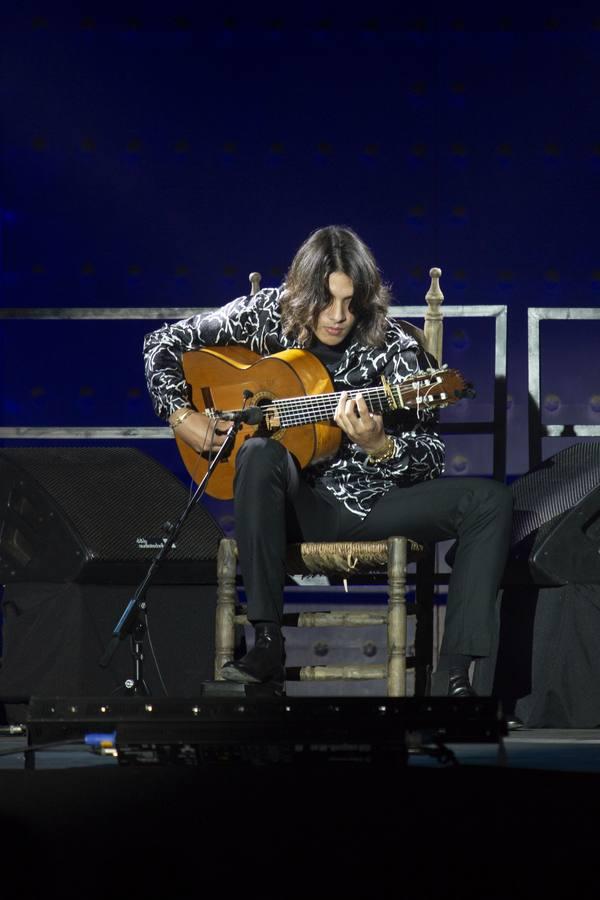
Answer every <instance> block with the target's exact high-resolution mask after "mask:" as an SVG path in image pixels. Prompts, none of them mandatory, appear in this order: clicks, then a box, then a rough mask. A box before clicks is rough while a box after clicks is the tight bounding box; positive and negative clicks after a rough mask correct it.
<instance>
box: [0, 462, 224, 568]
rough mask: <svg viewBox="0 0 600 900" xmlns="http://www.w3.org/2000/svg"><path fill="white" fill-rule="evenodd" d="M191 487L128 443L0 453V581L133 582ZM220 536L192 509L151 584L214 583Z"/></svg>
mask: <svg viewBox="0 0 600 900" xmlns="http://www.w3.org/2000/svg"><path fill="white" fill-rule="evenodd" d="M187 501H188V488H187V487H186V486H185V485H184V484H183V483H182V482H181V481H180V480H179V479H178V478H177V477H176V476H175V475H173V474H172V472H170V471H169V470H168V469H166V468H165V467H164V466H162V465H161V464H160V463H158V462H157V461H156V460H155V459H153V458H152V457H150V456H148V455H147V454H145V453H142V452H141V451H140V450H137V449H135V448H130V447H35V448H29V447H27V448H13V449H8V450H6V449H3V450H0V584H9V583H18V582H27V583H31V582H78V583H94V584H136V583H138V582H139V581H141V579H142V578H143V576H144V574H145V573H146V571H147V569H148V565H149V564H150V561H151V559H152V557H153V556H154V555H155V554H156V552H157V550H158V549H159V548H160V546H161V544H162V543H163V542H164V539H165V534H166V528H167V527H168V523H170V522H175V521H176V520H177V519H178V518H179V516H180V514H181V513H182V512H183V510H184V509H185V506H186V503H187ZM222 537H223V532H222V531H221V529H220V528H219V526H218V525H217V523H216V522H215V521H214V519H213V518H212V516H211V515H210V513H209V512H208V511H207V510H206V509H205V508H204V507H203V506H202V505H201V504H200V503H197V504H195V506H194V507H193V508H192V510H191V512H190V515H189V517H188V519H187V521H186V522H185V524H184V526H183V528H182V530H181V532H180V535H179V537H178V539H177V541H176V546H174V547H173V548H172V550H171V552H170V554H169V555H168V557H167V558H166V559H165V560H164V561H163V563H162V564H161V565H160V566H159V568H158V569H157V571H156V576H155V578H154V579H153V583H154V584H198V583H213V582H214V581H215V579H216V557H217V548H218V544H219V541H220V539H221V538H222Z"/></svg>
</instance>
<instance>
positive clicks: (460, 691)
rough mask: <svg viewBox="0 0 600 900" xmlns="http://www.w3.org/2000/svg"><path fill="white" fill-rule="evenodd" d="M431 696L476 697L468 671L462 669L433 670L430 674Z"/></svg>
mask: <svg viewBox="0 0 600 900" xmlns="http://www.w3.org/2000/svg"><path fill="white" fill-rule="evenodd" d="M431 696H432V697H476V696H477V694H476V692H475V691H474V690H473V688H472V687H471V682H470V681H469V675H468V672H465V671H464V669H450V670H449V671H448V672H434V673H433V675H432V676H431Z"/></svg>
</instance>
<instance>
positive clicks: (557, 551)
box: [504, 441, 600, 585]
mask: <svg viewBox="0 0 600 900" xmlns="http://www.w3.org/2000/svg"><path fill="white" fill-rule="evenodd" d="M511 489H512V493H513V498H514V515H513V531H512V539H511V551H510V555H509V562H508V565H507V569H506V575H505V579H504V582H505V584H523V583H525V584H527V583H529V584H531V583H534V584H538V585H562V584H598V583H600V442H599V441H594V442H590V443H583V442H582V443H580V444H574V445H573V446H571V447H567V448H565V449H564V450H561V451H559V452H558V453H556V454H555V455H554V456H551V457H549V458H548V459H546V460H544V462H542V463H541V464H540V465H539V466H536V468H534V469H532V470H531V471H530V472H527V474H525V475H523V476H522V477H521V478H519V479H517V481H515V482H514V483H513V484H512V486H511Z"/></svg>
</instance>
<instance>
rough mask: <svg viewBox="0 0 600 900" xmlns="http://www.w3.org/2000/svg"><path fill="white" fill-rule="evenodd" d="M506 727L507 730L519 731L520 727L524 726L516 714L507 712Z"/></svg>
mask: <svg viewBox="0 0 600 900" xmlns="http://www.w3.org/2000/svg"><path fill="white" fill-rule="evenodd" d="M506 727H507V728H508V730H509V731H519V730H520V729H521V728H525V723H524V722H522V721H521V719H520V718H519V717H518V716H515V714H514V713H507V714H506Z"/></svg>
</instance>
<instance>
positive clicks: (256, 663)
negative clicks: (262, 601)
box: [221, 622, 285, 685]
mask: <svg viewBox="0 0 600 900" xmlns="http://www.w3.org/2000/svg"><path fill="white" fill-rule="evenodd" d="M254 630H255V635H256V636H255V640H254V647H253V648H252V650H250V651H249V652H248V653H246V655H245V656H243V657H242V658H241V659H239V660H237V661H234V660H231V661H230V662H227V663H225V665H224V666H223V668H222V669H221V675H222V676H223V678H224V679H225V680H226V681H237V682H238V683H240V684H265V683H266V682H274V683H276V684H279V685H283V683H284V681H285V668H284V663H285V650H284V644H285V640H284V637H283V635H282V634H281V628H280V627H279V625H276V624H275V623H274V622H263V623H262V624H259V625H256V626H255V629H254Z"/></svg>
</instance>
